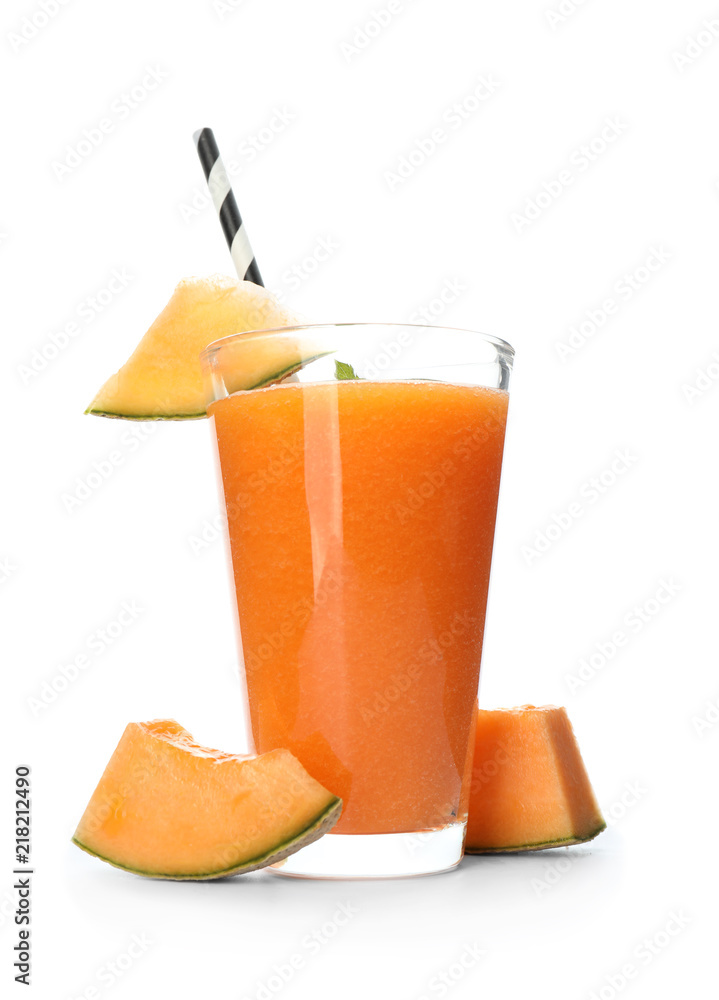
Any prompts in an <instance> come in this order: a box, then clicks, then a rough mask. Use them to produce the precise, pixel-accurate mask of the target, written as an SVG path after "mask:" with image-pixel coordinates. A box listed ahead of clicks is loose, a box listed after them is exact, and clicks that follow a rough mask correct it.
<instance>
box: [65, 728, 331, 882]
mask: <svg viewBox="0 0 719 1000" xmlns="http://www.w3.org/2000/svg"><path fill="white" fill-rule="evenodd" d="M341 808H342V802H341V800H340V799H338V798H336V797H335V796H334V795H332V794H331V793H330V792H328V791H327V789H326V788H324V787H323V786H322V785H320V783H319V782H318V781H315V779H314V778H312V777H311V776H310V775H309V774H308V773H307V771H305V769H304V768H303V767H302V765H301V764H300V762H299V761H298V760H297V759H296V758H295V757H293V755H292V754H291V753H290V752H289V750H272V751H270V752H269V753H266V754H262V755H261V756H259V757H255V756H247V755H238V754H229V753H223V752H222V751H219V750H211V749H209V748H207V747H203V746H199V745H198V744H197V743H195V742H194V741H193V739H192V736H191V735H190V734H189V733H188V732H187V730H186V729H183V728H182V726H180V725H179V724H178V723H177V722H175V721H174V720H172V719H159V720H156V721H154V722H137V723H135V722H132V723H130V725H128V726H127V728H126V729H125V732H124V734H123V736H122V738H121V740H120V742H119V744H118V746H117V748H116V750H115V752H114V753H113V755H112V757H111V759H110V762H109V764H108V765H107V767H106V769H105V773H104V774H103V776H102V778H101V779H100V783H99V784H98V786H97V788H96V789H95V792H94V793H93V796H92V798H91V799H90V802H89V804H88V806H87V809H86V810H85V812H84V814H83V817H82V819H81V820H80V823H79V825H78V827H77V830H76V831H75V835H74V837H73V841H74V843H75V844H77V846H78V847H80V848H82V850H84V851H87V852H88V853H89V854H93V855H95V856H96V857H98V858H101V859H102V860H103V861H107V862H109V864H111V865H114V866H115V867H117V868H123V869H125V870H126V871H131V872H135V873H137V874H139V875H147V876H150V877H153V878H167V879H212V878H221V877H223V876H226V875H236V874H239V873H241V872H248V871H254V870H255V869H256V868H263V867H264V866H265V865H269V864H273V863H274V862H276V861H279V860H281V859H282V858H285V857H287V856H288V855H289V854H293V853H294V852H295V851H297V850H299V849H300V848H301V847H305V846H306V845H307V844H310V843H312V841H314V840H317V839H318V838H319V837H321V836H322V835H323V834H324V833H326V832H327V831H328V830H329V829H331V828H332V826H334V824H335V823H336V822H337V820H338V819H339V815H340V811H341Z"/></svg>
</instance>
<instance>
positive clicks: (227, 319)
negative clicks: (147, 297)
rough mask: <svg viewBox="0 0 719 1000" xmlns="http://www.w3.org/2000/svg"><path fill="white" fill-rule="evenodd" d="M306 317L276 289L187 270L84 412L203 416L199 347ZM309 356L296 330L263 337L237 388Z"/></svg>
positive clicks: (247, 357)
mask: <svg viewBox="0 0 719 1000" xmlns="http://www.w3.org/2000/svg"><path fill="white" fill-rule="evenodd" d="M300 322H301V319H300V318H298V317H297V316H296V315H294V314H293V313H291V312H290V311H289V310H288V309H286V308H285V307H284V306H282V305H281V304H280V303H279V301H278V300H277V299H276V297H275V296H274V295H272V293H271V292H268V291H267V289H266V288H262V287H261V286H259V285H254V284H252V282H250V281H237V280H235V279H233V278H227V277H224V276H223V275H214V276H213V277H211V278H185V279H184V280H183V281H181V282H180V283H179V285H178V286H177V288H176V289H175V291H174V292H173V294H172V298H171V299H170V301H169V302H168V303H167V305H166V306H165V308H164V309H163V310H162V312H161V313H160V315H159V316H158V317H157V319H156V320H155V322H154V323H153V324H152V326H151V327H150V329H149V330H148V331H147V333H146V334H145V336H144V337H143V338H142V340H141V341H140V343H139V344H138V346H137V348H136V349H135V351H134V353H133V354H132V355H131V357H130V358H129V360H128V361H127V362H126V363H125V364H124V365H123V366H122V368H121V369H120V370H119V371H118V372H117V373H116V374H115V375H112V376H111V377H110V378H109V379H108V380H107V382H105V384H104V385H103V387H102V389H100V391H99V392H98V394H97V395H96V396H95V398H94V399H93V401H92V402H91V403H90V405H89V406H88V408H87V410H85V412H86V413H92V414H95V415H96V416H100V417H124V418H126V419H130V420H163V419H164V420H182V419H189V418H193V417H204V416H205V407H206V403H207V400H206V394H205V386H204V384H203V377H202V369H201V367H200V352H201V351H202V350H203V349H204V348H205V347H207V345H208V344H210V343H212V342H213V341H215V340H219V339H220V338H221V337H228V336H230V335H232V334H234V333H244V332H246V331H248V330H270V329H275V328H277V327H284V326H293V325H296V324H298V323H300ZM305 360H307V359H306V358H304V357H303V355H302V352H301V351H300V350H299V348H298V342H297V340H296V338H295V339H294V340H292V341H286V342H285V343H284V344H281V345H278V346H277V347H272V346H271V345H270V344H268V341H267V339H266V338H265V339H263V340H258V341H257V342H256V345H255V347H254V349H253V351H252V352H251V353H248V352H245V353H244V354H243V363H244V364H246V365H247V369H246V375H244V373H243V376H244V377H243V379H242V380H240V381H239V382H238V384H237V385H236V386H235V389H240V388H243V389H254V388H258V387H260V386H262V385H268V384H269V383H270V382H273V381H276V380H277V379H279V378H281V377H282V376H284V375H286V374H289V373H291V372H292V371H296V370H297V369H298V368H300V367H301V366H302V363H303V362H304V361H305Z"/></svg>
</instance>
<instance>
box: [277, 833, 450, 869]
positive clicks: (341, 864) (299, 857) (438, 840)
mask: <svg viewBox="0 0 719 1000" xmlns="http://www.w3.org/2000/svg"><path fill="white" fill-rule="evenodd" d="M465 826H466V823H454V824H452V826H446V827H443V828H442V829H441V830H419V831H417V832H416V833H372V834H345V833H328V834H326V835H325V836H324V837H320V839H319V840H317V841H315V843H314V844H310V845H309V846H308V847H303V848H302V850H301V851H297V853H296V854H291V855H290V857H289V858H285V859H284V860H283V861H278V862H277V864H276V865H272V866H271V867H270V869H269V870H270V871H272V872H274V873H275V874H276V875H289V876H290V877H292V878H412V877H413V876H415V875H435V874H437V873H438V872H446V871H449V870H450V869H452V868H455V867H456V866H457V865H458V864H459V862H460V861H461V860H462V848H463V844H464V831H465Z"/></svg>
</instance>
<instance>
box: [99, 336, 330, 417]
mask: <svg viewBox="0 0 719 1000" xmlns="http://www.w3.org/2000/svg"><path fill="white" fill-rule="evenodd" d="M331 353H332V352H331V351H323V352H322V353H321V354H315V355H313V357H311V358H305V359H304V360H302V361H300V362H299V363H298V364H294V365H290V366H289V368H285V369H284V370H283V371H279V372H273V374H272V375H269V376H267V377H266V378H264V379H263V380H262V381H261V382H256V383H255V385H248V386H245V387H244V388H243V391H244V392H249V391H250V390H251V389H264V388H266V387H267V386H268V385H272V383H273V382H278V381H279V380H280V379H283V378H288V377H289V376H290V375H294V374H295V372H298V371H301V370H302V369H303V368H304V367H305V366H306V365H310V364H312V362H313V361H318V360H319V359H320V358H324V357H326V356H327V355H328V354H331ZM84 412H85V414H90V415H91V416H93V417H109V418H110V419H114V420H202V419H203V418H204V417H206V416H207V411H206V410H203V411H202V412H200V413H158V414H153V413H144V414H143V413H138V414H135V413H118V412H117V411H112V410H94V409H93V408H92V403H91V404H90V406H88V408H87V409H86V410H85V411H84Z"/></svg>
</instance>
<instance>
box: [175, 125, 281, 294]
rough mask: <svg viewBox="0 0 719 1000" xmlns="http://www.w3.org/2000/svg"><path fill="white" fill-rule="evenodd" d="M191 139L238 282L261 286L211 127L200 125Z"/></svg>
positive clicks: (258, 272) (257, 270) (256, 267)
mask: <svg viewBox="0 0 719 1000" xmlns="http://www.w3.org/2000/svg"><path fill="white" fill-rule="evenodd" d="M192 138H193V139H194V140H195V145H196V146H197V155H198V156H199V157H200V163H201V164H202V169H203V171H204V173H205V180H206V181H207V187H208V188H209V191H210V194H211V196H212V200H213V202H214V204H215V208H216V209H217V214H218V215H219V217H220V224H221V225H222V231H223V233H224V234H225V239H226V240H227V245H228V247H229V248H230V253H231V254H232V260H233V261H234V264H235V269H236V271H237V275H238V277H239V278H240V280H241V281H252V282H254V284H255V285H262V284H264V282H263V281H262V277H261V275H260V269H259V267H258V266H257V261H256V260H255V255H254V253H253V252H252V247H251V246H250V241H249V239H248V238H247V232H246V230H245V227H244V224H243V222H242V217H241V216H240V210H239V208H238V207H237V202H236V201H235V196H234V194H233V193H232V188H231V187H230V182H229V180H228V177H227V171H226V170H225V168H224V166H223V164H222V160H221V158H220V151H219V149H218V148H217V143H216V142H215V136H214V133H213V131H212V129H211V128H202V129H200V130H199V131H197V132H195V133H194V135H193V137H192Z"/></svg>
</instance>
